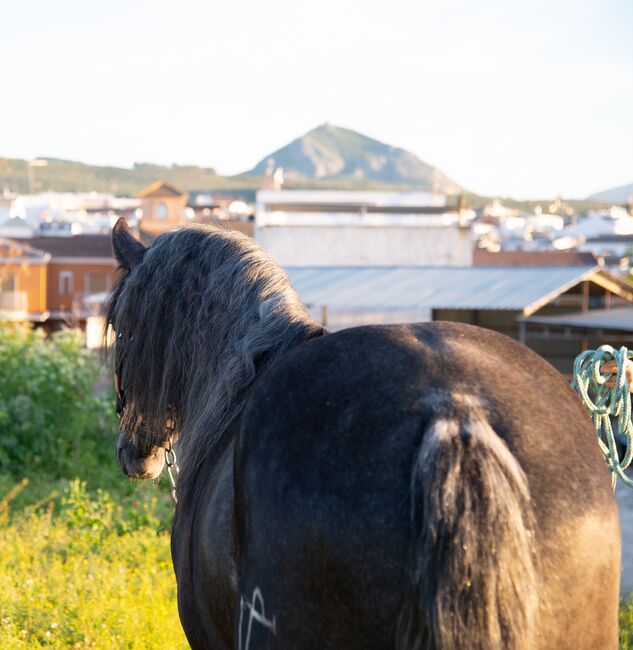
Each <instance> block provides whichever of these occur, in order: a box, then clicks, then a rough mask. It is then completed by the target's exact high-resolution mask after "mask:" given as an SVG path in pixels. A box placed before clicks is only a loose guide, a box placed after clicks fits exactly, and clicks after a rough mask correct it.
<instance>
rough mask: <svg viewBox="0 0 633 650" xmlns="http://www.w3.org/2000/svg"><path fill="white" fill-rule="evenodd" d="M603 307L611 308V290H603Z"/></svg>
mask: <svg viewBox="0 0 633 650" xmlns="http://www.w3.org/2000/svg"><path fill="white" fill-rule="evenodd" d="M604 308H605V309H611V292H610V291H608V290H605V292H604Z"/></svg>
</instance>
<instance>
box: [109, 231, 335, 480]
mask: <svg viewBox="0 0 633 650" xmlns="http://www.w3.org/2000/svg"><path fill="white" fill-rule="evenodd" d="M107 324H108V326H109V327H112V328H113V329H114V331H115V333H116V339H115V340H116V345H115V364H116V366H117V369H118V371H119V373H120V375H121V383H122V387H123V389H124V392H125V396H126V400H127V405H126V408H125V411H124V413H123V418H122V423H121V426H122V428H124V429H127V430H129V431H132V432H135V431H136V432H139V430H140V428H141V427H142V438H143V444H144V445H145V446H146V448H149V447H151V446H157V445H162V444H163V443H164V442H165V437H166V435H167V434H166V433H165V432H166V431H168V430H169V429H170V427H172V426H173V427H174V428H175V430H176V431H177V432H178V433H179V442H178V447H179V452H180V453H179V455H180V462H181V467H182V470H183V471H182V472H181V474H180V476H181V477H182V478H181V479H180V480H179V488H178V489H179V492H183V493H186V492H187V491H188V489H189V485H188V478H189V479H190V481H193V477H194V476H195V474H196V471H195V470H196V468H197V467H199V466H200V464H201V463H202V462H203V461H204V458H205V456H206V455H207V454H208V453H210V450H211V449H212V448H213V445H214V442H215V441H217V440H218V439H219V438H220V437H221V436H222V434H223V432H225V431H226V430H227V428H228V427H229V426H230V424H231V423H232V422H233V421H234V420H235V418H236V417H237V416H238V415H239V413H240V411H241V409H242V405H243V399H241V398H240V397H241V396H243V394H244V392H245V391H246V390H247V388H248V387H249V386H250V384H251V383H252V382H253V380H254V379H255V377H256V374H257V372H258V370H260V369H261V368H262V367H263V366H264V365H267V364H268V363H270V362H272V361H273V360H274V359H275V358H277V357H278V356H279V355H283V354H284V352H285V351H287V350H288V349H289V348H291V347H293V346H294V345H295V344H296V343H298V342H300V341H302V340H305V339H306V338H311V337H312V336H314V335H316V334H318V333H320V332H321V331H322V328H321V327H320V326H319V325H318V324H316V323H315V322H313V321H312V320H310V318H309V317H308V315H307V312H306V308H305V306H304V305H303V303H302V302H301V300H300V299H299V297H298V295H297V293H296V292H295V291H294V289H293V288H292V286H291V284H290V281H289V280H288V277H287V276H286V274H285V273H284V272H283V270H282V269H281V268H280V267H279V266H278V265H277V264H276V263H275V262H274V261H273V260H272V259H271V258H270V257H269V256H268V255H267V254H266V253H265V252H264V251H262V249H261V248H259V246H257V244H255V242H254V241H253V240H251V239H250V238H248V237H246V236H244V235H241V234H239V233H236V232H228V231H224V230H219V229H216V228H212V227H202V226H192V227H188V228H184V229H182V230H179V231H174V232H169V233H165V234H163V235H161V236H160V237H158V238H157V239H156V241H155V242H154V244H153V245H152V246H151V248H149V249H148V250H147V252H146V253H145V254H144V255H143V257H142V261H141V262H140V263H139V264H137V265H135V266H134V267H133V268H132V269H131V270H130V269H126V268H123V269H121V275H120V277H119V279H118V281H117V284H116V286H115V287H114V290H113V293H112V297H111V300H110V303H109V305H108V310H107ZM170 420H171V422H170ZM139 437H141V436H139Z"/></svg>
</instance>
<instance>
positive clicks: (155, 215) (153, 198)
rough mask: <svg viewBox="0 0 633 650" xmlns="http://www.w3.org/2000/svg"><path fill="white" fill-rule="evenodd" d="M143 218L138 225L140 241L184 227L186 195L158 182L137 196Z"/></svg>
mask: <svg viewBox="0 0 633 650" xmlns="http://www.w3.org/2000/svg"><path fill="white" fill-rule="evenodd" d="M139 198H140V199H141V211H142V213H143V216H142V217H141V221H140V223H139V234H140V236H141V239H144V240H148V239H153V238H154V237H157V236H158V235H160V234H161V233H163V232H165V231H166V230H171V229H172V228H178V227H180V226H184V225H185V223H186V221H185V208H186V207H187V194H184V193H183V192H180V191H179V190H177V189H176V188H175V187H173V186H172V185H169V184H168V183H163V182H162V181H158V182H156V183H152V184H151V185H149V186H148V187H146V188H145V189H144V190H142V191H141V193H140V194H139Z"/></svg>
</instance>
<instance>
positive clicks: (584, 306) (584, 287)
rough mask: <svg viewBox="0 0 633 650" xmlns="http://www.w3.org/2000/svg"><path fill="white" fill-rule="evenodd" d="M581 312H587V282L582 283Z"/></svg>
mask: <svg viewBox="0 0 633 650" xmlns="http://www.w3.org/2000/svg"><path fill="white" fill-rule="evenodd" d="M582 311H583V312H587V311H589V280H585V281H584V282H583V283H582Z"/></svg>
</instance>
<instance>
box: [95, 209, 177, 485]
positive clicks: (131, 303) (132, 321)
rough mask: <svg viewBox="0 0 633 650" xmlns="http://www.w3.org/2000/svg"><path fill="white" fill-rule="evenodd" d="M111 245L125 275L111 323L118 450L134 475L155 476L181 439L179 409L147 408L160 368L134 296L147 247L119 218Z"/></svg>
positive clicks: (117, 291) (113, 304)
mask: <svg viewBox="0 0 633 650" xmlns="http://www.w3.org/2000/svg"><path fill="white" fill-rule="evenodd" d="M112 243H113V248H114V252H115V255H116V258H117V260H118V262H119V264H120V266H121V270H122V274H121V276H120V279H119V281H118V283H117V286H116V287H115V290H114V292H113V295H112V298H111V301H110V305H109V309H108V319H107V320H108V325H109V326H111V327H112V328H113V329H114V331H115V334H116V337H115V346H114V360H115V375H114V376H115V380H114V381H115V388H116V401H117V415H118V416H119V432H118V439H117V446H116V454H117V458H118V460H119V463H120V465H121V469H122V470H123V472H124V473H125V474H126V475H127V476H129V477H131V478H139V479H154V478H157V477H158V476H159V474H160V473H161V471H162V469H163V466H164V465H165V449H166V448H169V447H170V446H171V442H172V440H174V439H175V437H176V432H175V419H174V413H173V412H170V411H171V409H169V408H165V409H164V413H163V414H162V416H163V417H160V415H158V416H157V413H156V411H155V410H154V411H151V409H148V394H147V390H148V389H149V390H151V385H152V381H153V382H154V383H155V381H156V374H157V370H156V368H155V367H154V366H152V364H151V360H150V359H149V358H148V356H147V355H148V349H151V348H152V345H147V344H146V342H145V341H143V340H142V339H143V337H145V336H146V335H147V333H146V332H145V331H144V328H143V324H142V323H143V319H142V314H141V313H140V312H139V310H138V309H136V308H135V305H136V306H138V303H137V301H136V300H135V296H134V291H135V288H134V285H135V283H134V275H135V274H138V271H139V268H140V266H141V265H142V263H143V258H144V257H145V253H146V252H147V249H146V248H145V246H143V244H141V243H140V242H139V241H137V240H136V239H135V238H134V237H133V236H132V234H131V233H130V231H129V228H128V226H127V223H126V221H125V220H124V219H119V221H118V222H117V224H116V225H115V227H114V230H113V231H112Z"/></svg>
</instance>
